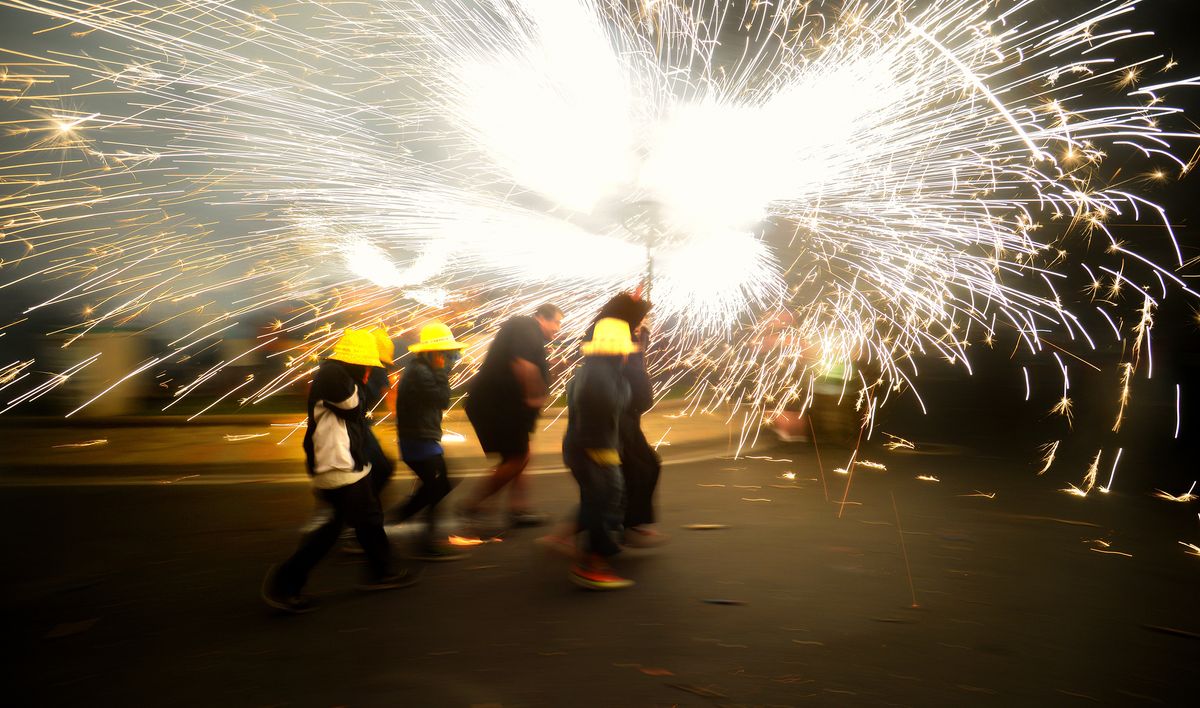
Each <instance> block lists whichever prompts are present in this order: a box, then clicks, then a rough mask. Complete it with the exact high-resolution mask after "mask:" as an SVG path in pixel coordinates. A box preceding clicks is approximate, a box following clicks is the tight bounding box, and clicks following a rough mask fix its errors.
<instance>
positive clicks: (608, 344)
mask: <svg viewBox="0 0 1200 708" xmlns="http://www.w3.org/2000/svg"><path fill="white" fill-rule="evenodd" d="M579 350H580V351H582V352H583V354H584V356H620V355H622V354H632V353H634V352H636V351H637V350H638V348H637V345H636V344H634V343H633V341H632V339H631V338H630V336H629V323H628V322H626V321H625V320H620V319H617V318H616V317H605V318H604V319H602V320H600V321H599V322H597V323H596V327H595V329H593V330H592V339H591V341H587V342H584V343H583V344H582V345H580V347H579Z"/></svg>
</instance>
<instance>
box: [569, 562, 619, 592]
mask: <svg viewBox="0 0 1200 708" xmlns="http://www.w3.org/2000/svg"><path fill="white" fill-rule="evenodd" d="M570 577H571V582H573V583H575V584H576V585H579V586H580V587H585V588H587V589H588V590H623V589H625V588H627V587H632V586H633V581H632V580H630V579H629V578H622V577H621V576H619V575H617V574H616V572H615V571H613V569H612V566H610V565H609V564H608V563H605V562H604V561H596V560H591V561H590V562H588V563H586V564H584V563H580V564H577V565H575V566H573V567H572V568H571V573H570Z"/></svg>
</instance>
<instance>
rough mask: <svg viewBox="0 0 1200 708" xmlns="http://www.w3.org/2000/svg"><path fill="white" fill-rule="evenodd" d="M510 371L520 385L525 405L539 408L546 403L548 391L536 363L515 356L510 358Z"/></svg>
mask: <svg viewBox="0 0 1200 708" xmlns="http://www.w3.org/2000/svg"><path fill="white" fill-rule="evenodd" d="M512 372H513V376H515V377H516V379H517V383H519V384H520V385H521V393H522V396H524V398H525V405H527V406H529V407H530V408H541V407H542V406H544V405H546V399H547V398H548V397H549V391H548V390H547V387H546V380H545V379H543V378H542V370H541V369H540V368H538V365H537V364H534V363H533V362H531V361H529V360H528V359H522V358H520V357H517V358H515V359H513V360H512Z"/></svg>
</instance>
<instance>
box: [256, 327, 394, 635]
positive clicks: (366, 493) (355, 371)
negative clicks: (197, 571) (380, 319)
mask: <svg viewBox="0 0 1200 708" xmlns="http://www.w3.org/2000/svg"><path fill="white" fill-rule="evenodd" d="M367 367H380V368H382V362H381V361H379V351H378V348H377V344H376V341H375V337H374V336H373V335H372V334H371V333H370V332H367V331H364V330H355V329H347V330H346V331H345V333H344V334H343V335H342V337H341V339H339V340H338V342H337V344H336V345H335V346H334V349H333V353H332V354H331V355H330V356H329V358H328V359H326V360H325V361H324V362H322V363H321V366H320V368H319V369H318V370H317V373H316V375H315V376H314V377H313V382H312V386H311V388H310V389H309V393H308V429H307V431H306V432H305V435H304V453H305V463H306V466H307V469H308V474H309V477H310V478H311V479H312V485H313V489H314V490H315V492H316V494H317V495H318V496H319V497H320V498H321V499H322V500H324V501H325V502H327V503H328V504H329V505H330V507H332V509H333V514H332V515H331V516H330V517H329V519H328V520H327V521H325V522H324V523H322V524H321V525H320V526H318V527H317V528H316V529H314V530H313V531H311V532H309V533H308V534H306V535H305V536H304V537H303V538H302V539H301V541H300V546H299V548H297V549H296V552H295V553H293V554H292V556H291V557H290V558H288V559H287V560H286V561H284V562H283V563H282V564H280V565H278V566H272V567H271V569H270V570H268V571H267V576H266V578H265V579H264V580H263V586H262V597H263V600H264V601H265V602H266V603H267V604H268V605H270V606H271V607H274V608H276V609H279V610H283V611H285V612H292V613H301V612H308V611H311V610H313V609H315V605H314V603H313V600H312V599H311V598H310V597H307V596H305V595H303V594H302V591H303V589H304V586H305V585H306V584H307V582H308V576H309V573H310V572H311V571H312V569H313V568H314V567H316V565H317V564H318V563H319V562H320V561H321V559H322V558H324V557H325V555H326V554H328V553H329V550H330V549H331V548H333V546H334V544H335V543H337V539H338V536H339V534H340V533H341V530H342V527H343V526H345V525H347V524H349V525H350V526H352V527H353V528H354V531H355V535H356V537H357V538H358V542H359V544H361V546H362V548H363V550H364V551H365V552H366V555H367V573H368V577H367V579H366V581H365V582H363V583H362V584H360V585H359V586H358V588H359V589H361V590H386V589H390V588H397V587H402V586H404V585H410V584H412V582H413V581H414V578H413V577H412V575H411V574H410V573H407V572H404V573H395V572H393V569H392V561H391V551H390V548H389V545H388V540H387V536H386V534H384V531H383V510H382V509H381V508H380V505H379V497H378V495H377V494H376V493H375V486H374V484H373V482H372V480H371V477H370V474H371V462H370V459H369V457H368V455H369V454H370V453H369V450H370V447H369V444H368V443H367V442H366V440H367V438H368V437H371V436H372V433H371V430H370V428H369V427H368V426H367V417H366V402H365V400H364V395H365V394H364V392H363V390H362V386H361V384H360V382H362V381H365V380H366V377H367Z"/></svg>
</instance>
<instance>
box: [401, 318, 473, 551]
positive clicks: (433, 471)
mask: <svg viewBox="0 0 1200 708" xmlns="http://www.w3.org/2000/svg"><path fill="white" fill-rule="evenodd" d="M464 346H466V345H464V344H463V343H462V342H459V341H457V340H455V339H454V334H453V333H452V332H451V331H450V328H449V327H447V326H446V325H444V324H442V323H441V322H431V323H429V324H427V325H425V326H424V327H422V328H421V335H420V341H418V342H417V343H416V344H413V345H412V346H410V347H409V348H408V350H409V351H410V352H412V353H413V354H414V356H413V357H412V358H411V359H410V360H409V362H408V364H407V365H406V366H405V367H404V376H402V377H401V378H400V387H399V390H398V391H397V392H396V434H397V435H398V436H399V439H400V457H401V459H403V460H404V464H406V465H408V466H409V467H410V468H411V469H412V471H413V474H415V475H416V476H417V479H419V480H420V484H419V485H418V486H417V489H416V490H415V491H414V492H413V494H412V496H411V497H409V498H408V500H407V501H405V502H404V503H403V504H401V505H400V506H399V507H397V508H396V510H395V511H394V512H392V513H391V514H389V516H391V517H392V519H393V520H395V521H396V522H397V523H403V522H405V521H408V520H409V519H411V518H413V517H414V516H416V515H417V514H418V513H420V512H422V511H424V512H425V529H424V532H423V533H422V535H421V539H420V541H419V545H418V548H417V550H416V553H415V557H416V558H418V559H420V560H430V561H446V560H457V559H459V558H462V557H464V555H465V554H463V553H461V552H459V551H457V550H455V549H454V548H453V547H450V546H448V545H446V544H445V543H444V542H441V541H439V540H438V537H437V511H438V504H439V503H440V502H441V501H442V499H444V498H445V497H446V495H447V494H449V493H450V489H451V486H452V485H451V483H450V477H449V475H448V474H447V473H446V457H445V454H444V451H443V450H442V443H441V440H442V413H443V412H444V411H445V410H446V409H447V408H449V407H450V370H451V369H453V368H454V364H455V362H457V361H458V360H459V358H461V356H462V354H461V352H462V349H463V347H464Z"/></svg>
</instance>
